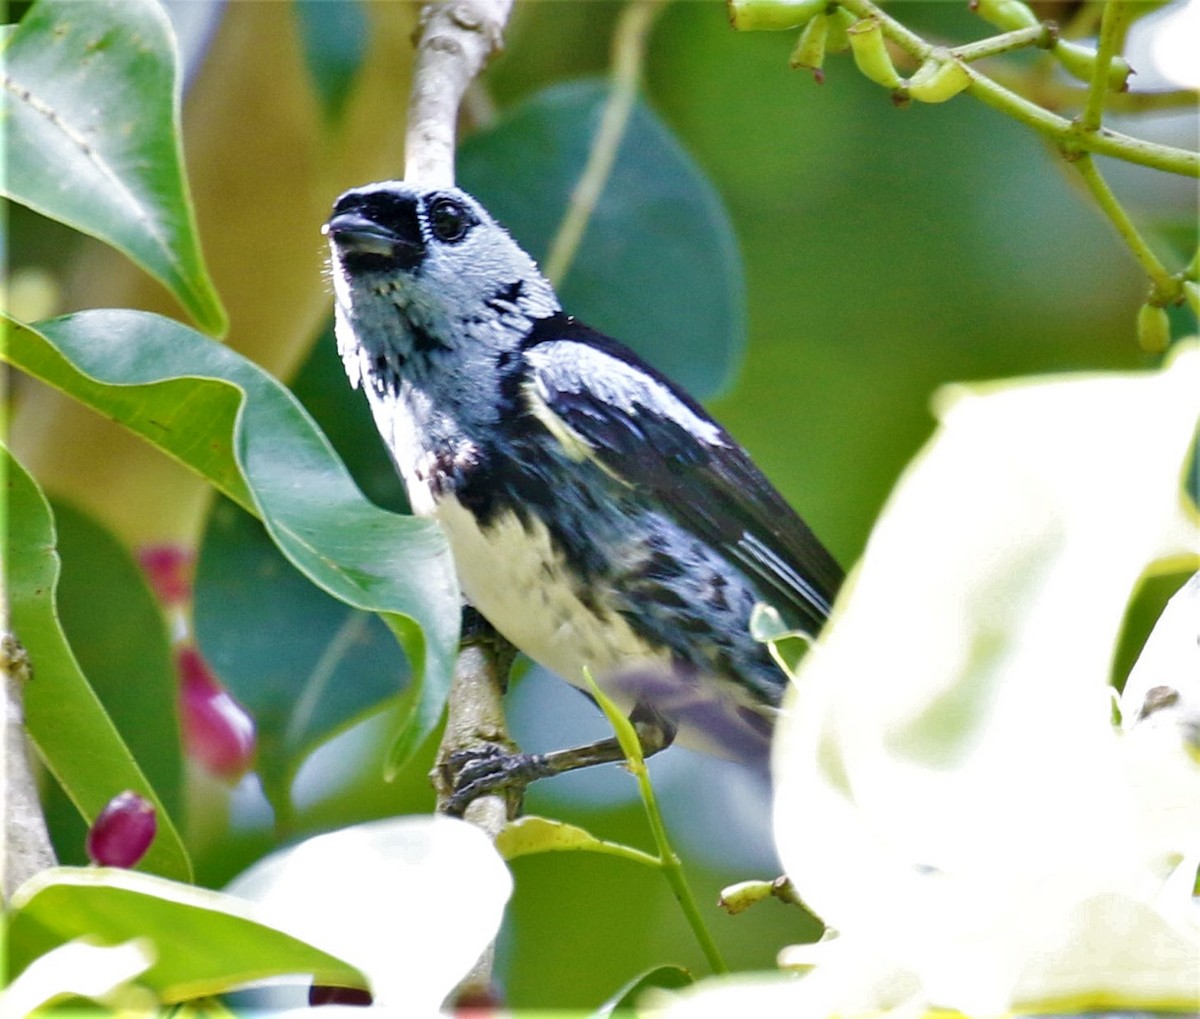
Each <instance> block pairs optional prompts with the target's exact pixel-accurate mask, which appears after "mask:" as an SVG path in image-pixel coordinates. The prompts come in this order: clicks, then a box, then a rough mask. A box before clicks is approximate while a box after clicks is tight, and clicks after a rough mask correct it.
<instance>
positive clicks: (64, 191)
mask: <svg viewBox="0 0 1200 1019" xmlns="http://www.w3.org/2000/svg"><path fill="white" fill-rule="evenodd" d="M4 56H5V60H4V70H3V74H4V100H3V106H2V107H0V110H2V114H0V129H2V130H3V132H4V135H5V162H6V166H5V171H4V174H3V183H2V185H0V189H2V192H3V194H5V195H6V196H7V197H9V198H12V199H13V200H14V201H17V202H20V203H21V204H22V205H27V206H29V207H30V208H32V209H36V210H37V211H38V212H40V213H42V214H43V215H45V216H49V217H50V218H51V219H56V220H59V221H61V222H63V223H66V224H68V225H69V226H72V227H74V228H75V229H77V230H81V231H82V232H84V233H87V234H91V235H92V236H93V237H98V238H99V239H100V240H102V241H105V242H106V243H108V244H111V245H112V246H113V247H115V248H117V249H118V250H119V251H121V252H123V253H124V254H126V255H128V256H129V258H131V259H132V260H133V261H134V262H136V263H137V264H138V265H140V266H141V267H142V268H143V269H145V270H146V271H147V272H148V273H150V275H152V276H154V277H155V278H156V279H158V280H160V281H161V282H162V283H163V284H164V285H165V286H166V287H167V288H168V289H169V290H170V291H171V292H172V293H173V294H174V295H175V297H176V298H177V299H178V300H179V303H180V304H182V305H183V307H184V308H186V309H187V311H188V313H189V314H190V315H192V316H193V317H194V318H195V320H196V321H197V322H198V323H199V324H200V325H201V326H202V327H203V328H204V329H206V330H208V331H209V332H212V333H216V334H219V333H222V332H224V330H225V327H226V324H227V322H226V317H225V311H224V309H223V308H222V307H221V302H220V299H219V298H218V297H217V293H216V290H215V289H214V288H213V284H212V281H211V280H210V279H209V277H208V273H207V270H206V269H205V267H204V261H203V256H202V255H201V252H200V243H199V239H198V237H197V233H196V223H195V217H194V215H193V212H192V207H191V200H190V198H189V194H188V188H187V181H186V179H185V177H184V170H183V156H182V146H181V144H180V134H179V97H180V80H179V73H178V69H177V67H176V50H175V40H174V36H173V34H172V31H171V26H170V23H169V22H168V20H167V16H166V14H165V13H164V12H163V10H162V7H161V6H160V5H159V4H157V3H155V2H153V0H87V2H81V0H39V2H38V3H36V4H34V5H33V7H32V8H30V10H29V12H28V13H27V14H26V15H25V17H24V18H23V19H22V20H21V22H20V24H19V25H18V26H17V29H16V31H15V32H14V33H13V35H12V37H11V39H10V40H9V41H8V45H7V47H6V49H5V51H4Z"/></svg>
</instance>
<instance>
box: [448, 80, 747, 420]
mask: <svg viewBox="0 0 1200 1019" xmlns="http://www.w3.org/2000/svg"><path fill="white" fill-rule="evenodd" d="M608 91H609V85H608V82H607V81H603V80H589V81H578V82H571V83H568V84H564V85H557V86H554V87H552V88H548V89H546V90H545V91H543V92H540V93H538V94H537V95H536V96H534V97H533V98H532V99H530V100H528V101H526V102H525V103H522V104H521V105H520V106H519V107H517V108H516V109H515V110H513V111H512V112H511V113H510V114H508V115H507V116H506V117H505V118H504V119H503V120H501V122H500V123H499V124H497V126H496V127H495V128H494V129H492V130H490V131H488V132H486V133H484V134H479V135H475V136H473V137H471V138H470V139H468V140H467V142H466V143H465V144H464V145H463V147H462V150H461V151H460V152H459V155H458V174H459V179H460V181H461V183H462V186H463V187H464V188H466V189H467V190H468V191H470V192H471V193H472V194H474V195H475V196H476V197H478V198H479V199H480V201H482V202H483V203H484V204H485V205H486V206H487V207H488V209H489V210H490V211H491V212H492V213H493V214H494V215H495V216H496V217H497V218H498V219H499V220H500V221H501V222H502V223H504V224H505V225H506V226H507V227H508V228H509V230H511V231H512V234H513V236H514V237H515V238H516V239H517V240H518V242H520V243H521V244H522V245H523V246H524V247H525V248H526V249H527V250H528V251H529V253H530V254H531V255H533V256H534V257H535V258H538V259H541V258H544V257H545V255H546V252H547V250H548V249H549V246H550V241H551V239H552V238H553V237H554V234H555V232H556V231H557V229H558V224H559V221H560V220H561V218H562V215H563V211H564V209H565V208H566V205H567V201H568V199H569V198H570V195H571V192H572V191H573V190H574V188H575V184H576V182H577V181H578V180H579V175H580V173H581V172H582V170H583V167H584V164H585V163H586V161H587V156H588V152H589V150H590V147H591V143H592V138H593V136H594V134H595V132H596V127H597V125H598V123H599V120H600V115H601V110H602V108H603V106H604V103H605V100H606V99H607V97H608ZM558 294H559V297H560V298H561V299H562V302H563V306H564V307H565V308H566V310H567V311H568V312H569V313H570V314H572V315H575V316H577V317H579V318H580V319H582V320H583V321H585V322H587V323H588V324H589V325H592V326H594V327H596V328H597V329H601V330H603V331H604V332H606V333H609V334H610V335H612V336H614V337H616V338H617V339H619V340H621V341H622V342H624V343H627V344H628V345H629V346H631V347H633V348H634V349H635V350H636V351H637V352H638V353H639V354H641V355H642V356H643V357H645V358H646V359H647V360H648V361H650V362H651V363H652V364H654V365H655V366H656V367H657V368H659V369H660V370H662V371H663V372H665V373H666V374H667V375H669V376H670V377H671V378H673V379H675V380H676V381H678V382H679V383H681V384H682V385H683V386H685V387H686V388H687V389H688V390H689V391H690V392H691V393H693V394H694V395H695V396H697V397H709V396H712V395H714V394H716V393H717V392H719V391H720V390H721V389H723V388H724V387H725V386H727V385H728V384H729V382H730V381H731V379H732V377H733V375H734V373H735V372H736V370H737V367H738V363H739V362H740V360H741V356H742V350H743V347H744V346H745V341H746V298H745V290H744V284H743V274H742V262H741V256H740V255H739V253H738V246H737V240H736V238H735V237H734V234H733V227H732V225H731V224H730V221H729V217H728V215H727V214H726V212H725V209H724V207H723V205H722V204H721V200H720V197H719V196H718V194H717V192H716V190H715V189H714V188H713V186H712V184H711V183H709V181H708V179H707V178H706V177H705V176H704V174H703V172H702V171H701V170H700V168H699V167H698V166H697V164H696V163H695V162H694V161H693V160H692V158H691V157H690V156H689V155H688V154H687V153H686V152H685V151H684V149H683V147H682V146H681V145H680V144H679V142H678V141H677V140H676V138H675V136H674V135H673V134H672V133H671V131H670V130H669V129H668V128H667V127H666V125H665V124H663V123H662V121H661V120H659V119H658V117H657V116H656V115H655V114H654V113H653V112H652V111H651V110H650V108H649V107H648V106H646V104H645V103H643V102H641V101H639V102H638V103H637V104H636V106H635V107H634V109H633V113H632V115H631V116H630V118H629V126H628V129H627V131H626V134H625V137H624V139H623V140H622V143H621V147H620V150H619V151H618V153H617V159H616V163H615V165H614V167H613V172H612V175H611V177H610V178H609V180H608V183H607V186H606V187H605V189H604V192H603V194H602V195H601V196H600V201H599V202H598V203H597V206H596V210H595V212H594V214H593V216H592V219H591V222H590V223H589V225H588V229H587V232H586V233H585V234H584V238H583V243H582V244H581V245H580V249H579V253H578V255H577V256H576V258H575V262H574V264H573V265H572V267H571V269H570V271H569V272H568V273H567V277H566V279H565V281H564V282H563V284H562V285H561V286H559V287H558Z"/></svg>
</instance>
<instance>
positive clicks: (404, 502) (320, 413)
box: [291, 317, 409, 513]
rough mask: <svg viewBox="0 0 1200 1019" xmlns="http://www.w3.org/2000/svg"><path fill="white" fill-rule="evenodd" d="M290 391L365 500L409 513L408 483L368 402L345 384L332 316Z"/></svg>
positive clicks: (343, 369) (344, 370)
mask: <svg viewBox="0 0 1200 1019" xmlns="http://www.w3.org/2000/svg"><path fill="white" fill-rule="evenodd" d="M291 390H292V392H293V393H294V394H295V395H296V399H297V400H299V401H300V402H301V403H302V404H304V408H305V410H307V411H308V412H309V413H310V414H311V415H312V416H313V420H314V421H316V422H317V425H318V427H320V429H321V431H322V432H324V433H325V436H326V438H328V439H329V442H330V445H332V446H333V448H334V449H335V450H336V451H337V454H338V456H339V457H341V460H342V463H344V464H345V465H346V469H347V470H348V471H349V472H350V475H351V476H352V477H353V478H354V481H355V483H356V484H357V485H358V487H359V488H360V489H362V493H363V495H365V496H366V497H367V498H368V499H370V500H371V501H372V502H373V503H375V505H377V506H382V507H383V508H384V509H390V510H395V511H396V512H397V513H407V512H409V507H408V496H407V495H406V494H405V491H404V484H403V482H401V480H400V475H399V473H397V471H396V465H395V464H394V463H392V458H391V457H390V456H389V455H388V451H387V447H386V446H384V444H383V439H381V438H380V437H379V432H378V430H377V429H376V428H375V419H374V418H373V417H372V416H371V409H370V407H369V406H368V405H367V400H366V397H365V396H364V395H363V394H362V393H361V392H359V391H358V390H356V389H351V388H350V386H349V385H347V383H346V369H345V368H344V367H343V365H342V359H341V358H340V357H339V356H338V352H337V341H336V340H335V339H334V335H333V319H332V317H331V318H330V320H329V321H328V322H326V323H325V326H324V328H323V329H322V330H321V333H320V335H319V336H318V337H317V340H316V342H315V343H314V344H313V347H312V350H311V351H310V352H309V355H308V359H307V360H306V361H305V362H304V364H303V365H302V366H301V368H300V371H299V372H297V373H296V377H295V379H293V380H292V384H291Z"/></svg>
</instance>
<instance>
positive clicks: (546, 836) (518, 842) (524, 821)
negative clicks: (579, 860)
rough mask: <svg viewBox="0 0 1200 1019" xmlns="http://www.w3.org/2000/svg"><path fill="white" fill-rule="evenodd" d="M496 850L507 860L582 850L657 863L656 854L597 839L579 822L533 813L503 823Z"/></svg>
mask: <svg viewBox="0 0 1200 1019" xmlns="http://www.w3.org/2000/svg"><path fill="white" fill-rule="evenodd" d="M496 849H497V850H499V852H500V855H501V856H503V857H504V859H506V860H515V859H516V858H517V857H518V856H529V855H531V854H533V853H566V852H576V851H579V850H583V851H586V852H589V853H603V854H605V855H607V856H619V857H621V858H622V859H625V860H632V861H634V862H635V863H642V864H645V865H646V866H648V867H658V866H659V862H658V858H657V857H655V856H651V855H650V854H649V853H647V852H644V851H643V850H641V849H634V848H633V847H632V846H626V845H622V844H621V843H619V842H610V841H608V840H607V839H601V838H597V837H596V836H595V835H593V834H592V833H591V832H590V831H587V830H585V829H583V828H580V827H579V826H578V825H574V824H567V823H566V822H564V821H555V820H553V819H552V818H549V817H538V816H536V815H533V814H530V815H527V816H525V817H519V818H517V819H516V820H515V821H512V822H510V823H509V824H507V825H505V827H504V829H503V830H502V831H501V832H500V834H499V835H498V836H496Z"/></svg>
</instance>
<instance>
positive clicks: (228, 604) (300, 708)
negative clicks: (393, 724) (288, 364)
mask: <svg viewBox="0 0 1200 1019" xmlns="http://www.w3.org/2000/svg"><path fill="white" fill-rule="evenodd" d="M346 388H349V387H346ZM193 624H194V626H195V631H196V640H197V642H198V643H199V645H200V648H201V650H202V651H203V652H204V656H205V658H206V659H207V660H208V663H209V665H210V666H212V668H213V669H214V671H215V672H216V673H217V675H218V676H219V677H220V679H221V682H222V683H223V684H224V685H225V686H226V687H227V688H228V689H229V691H230V692H231V693H232V694H233V695H234V697H236V698H237V700H238V701H239V702H240V703H241V704H242V705H243V706H245V707H246V708H247V710H249V711H250V713H251V714H253V715H254V720H255V723H256V725H257V727H258V728H257V732H258V766H257V770H258V773H259V776H260V778H261V779H262V783H263V790H264V792H265V793H266V794H267V797H268V799H270V800H271V802H272V804H273V805H274V806H275V808H276V812H277V813H278V812H279V811H280V810H281V809H282V810H287V809H288V803H285V802H284V799H285V798H286V797H287V796H288V792H289V789H290V786H291V782H292V779H293V778H294V777H295V774H296V771H297V770H298V768H299V767H300V764H301V763H302V761H303V760H304V758H305V757H306V756H307V754H308V753H309V752H310V751H312V750H313V749H314V748H315V747H316V746H317V745H319V744H320V743H322V742H324V741H325V740H327V739H329V738H331V737H332V736H334V735H335V734H336V733H337V732H339V731H340V730H342V729H344V728H346V727H347V726H348V725H350V724H351V723H352V722H354V721H355V720H356V719H358V718H360V717H362V716H363V715H364V714H365V713H366V712H368V711H370V710H372V709H373V708H375V707H377V706H378V705H379V704H380V702H381V701H383V700H385V699H386V698H389V697H394V696H395V695H396V694H397V693H398V692H399V691H400V690H401V689H402V688H403V687H404V686H406V685H407V684H408V683H409V681H410V678H411V674H410V670H409V668H408V663H407V662H406V661H405V659H404V656H403V655H402V654H401V653H399V650H398V649H397V647H396V641H395V639H394V638H393V637H392V635H391V633H390V632H389V631H388V628H387V627H386V626H385V625H384V624H383V622H382V621H381V620H380V619H379V618H378V617H377V616H375V615H373V614H371V613H368V612H363V611H362V610H360V609H355V608H353V607H351V606H349V605H347V604H346V603H345V602H342V601H338V600H337V599H336V598H331V597H330V596H329V595H328V594H326V593H325V592H324V591H322V590H321V589H320V588H317V587H315V586H313V585H312V584H310V583H309V582H308V581H307V580H305V579H304V577H302V576H301V575H300V574H299V573H297V572H296V571H295V570H292V569H289V568H288V565H287V561H286V560H285V559H284V558H283V556H282V555H281V554H280V552H279V550H278V549H277V548H276V547H275V545H274V544H273V543H272V542H271V539H270V537H269V536H268V535H267V533H266V531H265V530H264V529H263V526H262V524H260V523H259V522H258V521H257V520H255V519H254V518H253V517H251V516H250V515H249V514H247V513H245V512H243V511H242V510H240V509H238V507H237V506H236V505H234V504H233V503H231V502H229V501H228V500H225V499H220V500H218V501H216V502H215V503H214V505H213V509H212V512H211V514H210V515H209V519H208V525H207V527H206V528H205V532H204V537H203V540H202V542H201V545H200V556H199V561H198V562H197V566H196V582H195V601H194V608H193Z"/></svg>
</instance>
